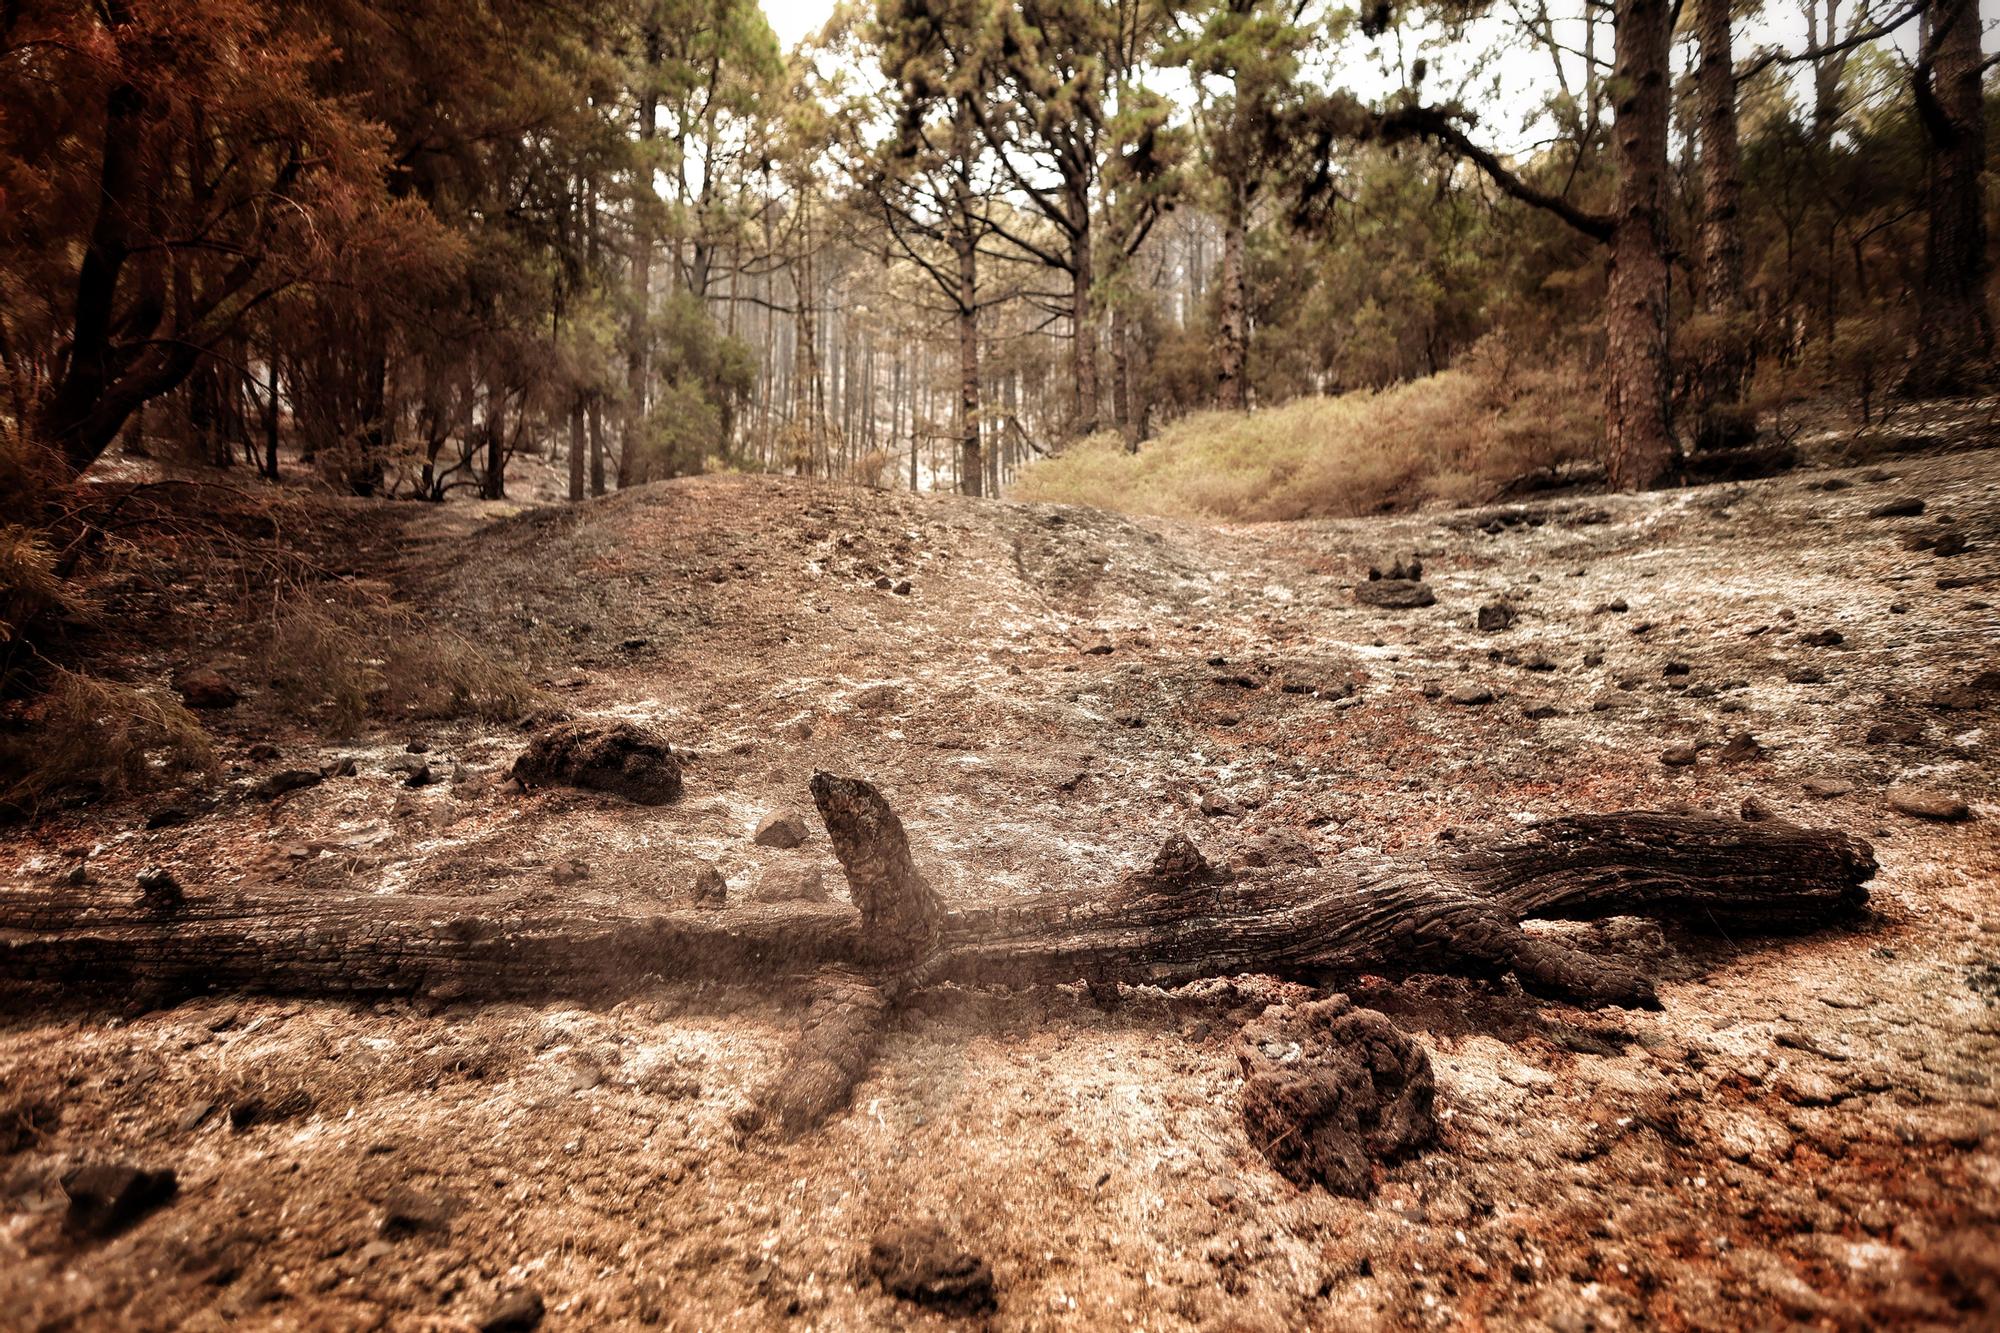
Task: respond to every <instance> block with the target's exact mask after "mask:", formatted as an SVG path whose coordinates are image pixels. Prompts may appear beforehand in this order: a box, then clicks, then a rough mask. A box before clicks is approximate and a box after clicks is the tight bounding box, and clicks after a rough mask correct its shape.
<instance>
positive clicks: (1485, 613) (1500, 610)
mask: <svg viewBox="0 0 2000 1333" xmlns="http://www.w3.org/2000/svg"><path fill="white" fill-rule="evenodd" d="M1478 624H1479V628H1480V629H1482V630H1485V631H1486V632H1488V633H1493V632H1496V631H1499V630H1504V629H1512V628H1513V627H1514V608H1513V607H1511V606H1509V605H1508V604H1507V603H1505V602H1488V603H1487V604H1486V605H1485V606H1482V607H1480V608H1479V621H1478Z"/></svg>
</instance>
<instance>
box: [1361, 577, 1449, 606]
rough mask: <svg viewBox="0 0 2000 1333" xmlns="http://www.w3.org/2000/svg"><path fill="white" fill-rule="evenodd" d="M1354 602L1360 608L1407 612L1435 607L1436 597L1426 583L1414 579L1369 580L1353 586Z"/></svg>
mask: <svg viewBox="0 0 2000 1333" xmlns="http://www.w3.org/2000/svg"><path fill="white" fill-rule="evenodd" d="M1354 600H1355V601H1356V602H1358V603H1360V604H1361V605H1362V606H1373V607H1377V608H1379V609H1382V610H1387V611H1409V610H1415V609H1416V608H1418V607H1423V606H1435V605H1436V604H1437V595H1436V594H1435V593H1433V592H1432V591H1431V588H1430V585H1429V584H1428V583H1420V582H1418V581H1417V580H1415V579H1370V580H1368V582H1366V583H1357V584H1355V585H1354Z"/></svg>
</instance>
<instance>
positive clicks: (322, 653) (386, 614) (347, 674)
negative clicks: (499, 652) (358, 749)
mask: <svg viewBox="0 0 2000 1333" xmlns="http://www.w3.org/2000/svg"><path fill="white" fill-rule="evenodd" d="M267 643H268V647H267V649H266V653H265V662H264V665H265V674H266V675H267V677H268V678H269V680H270V683H271V690H272V693H273V695H274V697H275V698H276V700H277V702H278V704H279V706H280V707H281V708H283V709H284V710H285V711H286V712H287V713H288V714H290V715H291V716H293V717H295V718H297V719H298V720H300V721H302V722H309V723H311V724H312V725H314V726H316V727H318V728H320V729H321V730H322V731H324V732H325V733H326V734H328V735H330V736H352V735H354V734H355V733H356V732H358V731H360V730H361V728H362V726H363V725H364V724H366V723H367V722H369V721H371V720H372V721H381V722H387V721H390V720H392V719H396V718H403V719H413V720H421V721H442V720H447V719H450V718H456V717H482V718H488V719H492V720H502V721H511V720H513V719H514V718H517V717H520V716H522V715H523V714H526V713H529V712H532V711H534V709H535V708H536V707H537V706H539V704H540V703H541V695H540V693H539V692H538V691H537V690H536V689H535V687H534V685H533V684H532V683H531V682H530V681H529V680H528V678H527V677H526V676H525V675H523V674H522V673H521V671H520V669H519V668H518V667H516V666H515V665H514V664H512V663H511V662H507V661H505V660H503V659H501V658H500V657H498V656H496V655H495V654H493V653H491V652H489V651H487V650H486V649H484V648H482V647H480V646H479V645H477V644H475V643H473V642H472V641H471V640H469V639H466V638H463V637H461V636H460V635H457V634H453V633H451V632H449V631H445V630H431V629H423V628H419V627H415V626H413V625H412V624H410V623H409V620H408V617H406V616H403V615H399V614H396V613H394V612H390V611H369V610H356V609H353V608H342V607H326V606H295V607H293V608H291V609H289V610H288V611H286V612H285V613H284V614H282V615H280V616H279V617H278V619H277V622H276V624H275V625H274V626H273V628H272V632H271V635H270V637H269V639H268V640H267Z"/></svg>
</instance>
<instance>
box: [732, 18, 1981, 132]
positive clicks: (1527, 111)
mask: <svg viewBox="0 0 2000 1333" xmlns="http://www.w3.org/2000/svg"><path fill="white" fill-rule="evenodd" d="M1513 3H1514V5H1515V6H1516V7H1521V6H1522V5H1523V0H1513ZM1803 3H1811V4H1814V5H1815V7H1831V8H1834V9H1835V11H1836V13H1837V14H1838V16H1839V18H1838V22H1839V26H1840V28H1841V30H1842V31H1843V32H1845V31H1847V30H1848V25H1849V23H1850V22H1851V21H1852V19H1851V17H1850V16H1851V15H1853V14H1855V13H1856V12H1857V10H1859V9H1861V8H1862V6H1864V5H1868V4H1869V0H1834V3H1833V4H1832V5H1830V6H1829V5H1828V4H1827V0H1767V3H1766V4H1764V5H1763V6H1762V8H1761V9H1760V10H1759V11H1758V12H1757V13H1756V14H1755V15H1754V16H1753V17H1751V18H1748V19H1745V20H1742V21H1740V22H1739V24H1738V29H1737V34H1736V43H1735V45H1736V55H1737V59H1738V60H1742V59H1744V58H1746V57H1747V56H1749V55H1750V54H1751V53H1752V52H1753V51H1755V50H1757V49H1758V48H1760V47H1764V46H1777V47H1781V48H1783V49H1786V50H1791V51H1797V50H1800V49H1804V48H1806V47H1808V46H1809V45H1810V42H1809V40H1808V38H1807V32H1806V23H1805V18H1804V15H1803V13H1802V12H1801V4H1803ZM763 6H764V13H765V16H766V17H767V18H768V19H769V20H770V23H771V27H772V29H773V30H774V31H775V32H776V33H777V35H778V40H779V41H780V42H781V43H782V44H783V45H784V46H785V47H786V48H787V49H790V48H791V47H792V46H794V45H795V44H797V43H798V42H800V41H801V40H803V39H804V38H806V37H809V36H811V35H812V34H813V33H815V32H817V31H818V30H819V28H820V27H821V25H823V24H824V23H825V22H826V20H827V18H828V16H829V15H831V14H832V13H833V7H834V0H763ZM1528 7H1530V8H1535V7H1538V6H1528ZM1871 7H1872V8H1873V10H1874V11H1875V12H1878V13H1887V12H1890V11H1892V10H1896V9H1901V8H1902V6H1901V5H1900V4H1893V5H1892V4H1890V3H1888V0H1875V2H1874V3H1873V4H1872V6H1871ZM1494 8H1495V12H1496V13H1506V12H1508V10H1509V0H1500V3H1498V4H1496V5H1495V7H1494ZM1553 8H1557V9H1558V10H1562V9H1569V8H1571V6H1567V5H1562V6H1554V7H1553ZM1980 8H1981V11H1982V14H1983V13H1985V12H1986V10H1987V4H1986V3H1984V2H1983V3H1982V4H1981V6H1980ZM1822 12H1824V9H1823V8H1822ZM1488 22H1492V23H1495V24H1497V22H1498V20H1489V21H1488ZM1568 26H1571V25H1566V24H1564V23H1562V21H1561V20H1558V30H1559V33H1560V35H1562V37H1563V39H1564V40H1565V41H1569V42H1580V40H1581V39H1580V37H1577V36H1573V35H1571V34H1570V33H1567V32H1562V29H1563V28H1565V27H1568ZM1577 31H1578V32H1580V31H1581V28H1580V25H1578V26H1577ZM1915 34H1916V25H1915V24H1906V25H1904V27H1903V29H1902V30H1901V31H1900V32H1899V33H1897V34H1896V40H1895V45H1896V46H1898V47H1899V48H1901V49H1902V51H1903V53H1904V55H1905V57H1906V58H1908V57H1909V56H1911V55H1913V54H1914V53H1913V51H1912V49H1911V48H1912V47H1913V45H1914V38H1915ZM1482 35H1483V34H1482V33H1481V32H1480V31H1479V29H1478V27H1477V26H1475V28H1474V30H1473V31H1472V32H1470V33H1468V34H1467V36H1468V38H1469V39H1470V40H1468V41H1465V42H1461V43H1459V44H1457V46H1456V47H1455V48H1453V49H1451V50H1449V51H1446V52H1438V51H1435V50H1433V51H1431V52H1430V53H1429V54H1430V56H1431V63H1432V68H1433V71H1434V73H1433V77H1432V79H1431V81H1430V82H1428V83H1427V84H1426V85H1425V88H1426V92H1427V93H1428V94H1430V95H1431V96H1432V99H1433V100H1442V99H1443V98H1447V97H1452V96H1461V97H1463V99H1464V100H1465V101H1466V102H1467V103H1468V104H1470V105H1472V106H1476V107H1479V108H1481V109H1482V115H1481V120H1482V122H1483V125H1484V133H1483V135H1482V137H1483V138H1484V139H1485V140H1486V142H1487V143H1489V144H1490V145H1491V146H1493V147H1495V148H1497V149H1499V150H1501V151H1503V152H1519V151H1522V150H1524V149H1527V148H1530V147H1532V146H1534V143H1535V141H1536V140H1537V139H1538V138H1539V137H1540V134H1541V133H1543V132H1545V128H1546V127H1545V125H1544V126H1537V125H1536V124H1535V122H1536V121H1538V120H1539V119H1540V117H1539V114H1538V113H1539V109H1540V107H1541V104H1542V99H1543V98H1544V97H1546V96H1547V95H1548V93H1549V92H1550V90H1551V89H1552V87H1553V84H1554V80H1553V78H1552V72H1551V67H1550V63H1549V57H1548V55H1547V53H1546V52H1541V51H1531V50H1527V49H1524V48H1523V47H1521V46H1519V45H1516V44H1513V43H1503V42H1500V41H1499V40H1498V38H1499V36H1500V29H1499V28H1498V27H1497V26H1496V27H1494V28H1493V29H1492V30H1491V34H1490V36H1491V37H1492V38H1493V39H1494V40H1493V46H1494V48H1496V49H1495V50H1494V51H1493V54H1492V58H1491V59H1490V60H1489V61H1488V62H1486V63H1485V64H1484V65H1483V66H1482V67H1481V68H1480V69H1479V72H1478V75H1477V77H1476V79H1474V81H1473V82H1472V83H1465V84H1461V83H1460V82H1459V80H1461V79H1464V78H1466V77H1468V76H1470V75H1471V73H1472V66H1473V62H1474V61H1475V60H1476V59H1477V56H1478V54H1479V47H1480V45H1481V42H1480V38H1481V36H1482ZM1400 39H1401V35H1392V36H1390V37H1388V38H1385V39H1384V43H1383V46H1382V47H1380V48H1378V49H1377V52H1376V53H1375V54H1374V56H1372V57H1367V56H1362V55H1361V54H1360V53H1359V52H1358V51H1356V49H1355V48H1354V47H1353V46H1348V47H1345V48H1344V49H1343V50H1342V51H1340V52H1339V53H1333V52H1325V53H1322V54H1323V55H1327V56H1331V57H1332V58H1333V60H1334V61H1335V62H1337V70H1334V69H1327V68H1321V69H1320V70H1318V71H1316V73H1317V75H1318V77H1319V78H1320V79H1321V80H1323V81H1324V82H1326V83H1328V84H1335V83H1338V84H1341V85H1344V86H1346V87H1348V88H1350V89H1352V90H1353V91H1354V92H1356V93H1358V94H1360V95H1361V96H1364V97H1377V96H1381V95H1383V94H1386V93H1388V92H1391V91H1393V90H1394V89H1395V88H1397V87H1399V86H1401V83H1402V78H1401V75H1400V73H1397V72H1392V71H1391V70H1390V69H1388V68H1383V63H1384V61H1385V60H1386V62H1387V63H1388V64H1390V65H1394V66H1397V67H1399V68H1406V67H1407V63H1408V60H1409V58H1410V57H1411V56H1413V55H1415V54H1416V53H1417V48H1416V46H1410V47H1407V48H1405V49H1403V50H1402V51H1401V52H1400V54H1399V52H1398V51H1396V50H1395V49H1392V47H1393V44H1395V43H1397V42H1398V41H1399V40H1400ZM1599 42H1600V43H1601V54H1602V55H1603V57H1604V58H1605V59H1607V60H1608V59H1609V56H1610V46H1611V34H1610V32H1609V31H1608V28H1607V29H1603V30H1600V34H1599ZM1992 45H1993V42H1992V34H1991V32H1990V31H1989V33H1988V39H1987V46H1988V47H1989V48H1991V46H1992ZM1676 58H1677V59H1681V58H1684V57H1683V55H1682V52H1681V51H1679V50H1677V52H1676ZM1461 62H1463V63H1461ZM1571 64H1572V69H1571V71H1570V72H1571V76H1572V78H1573V79H1574V78H1576V77H1577V76H1579V75H1580V74H1581V72H1582V71H1581V62H1580V61H1572V62H1571ZM1453 66H1458V67H1457V68H1453ZM1804 69H1805V67H1803V66H1801V67H1797V68H1796V72H1795V74H1794V79H1795V82H1794V88H1795V89H1797V90H1798V92H1799V94H1802V95H1803V94H1804V90H1805V88H1806V87H1808V86H1809V84H1808V83H1807V81H1806V80H1805V79H1804V78H1802V77H1801V76H1802V75H1803V73H1804ZM1159 91H1164V92H1170V90H1168V89H1164V88H1163V89H1160V90H1159ZM1170 95H1171V93H1170Z"/></svg>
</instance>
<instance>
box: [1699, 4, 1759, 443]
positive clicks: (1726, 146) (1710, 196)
mask: <svg viewBox="0 0 2000 1333" xmlns="http://www.w3.org/2000/svg"><path fill="white" fill-rule="evenodd" d="M1695 28H1696V37H1697V40H1698V41H1699V44H1700V48H1701V56H1700V62H1701V63H1700V65H1699V67H1698V68H1697V69H1696V71H1695V98H1696V102H1697V104H1698V108H1699V112H1698V114H1699V122H1700V130H1699V137H1700V141H1701V190H1702V212H1701V280H1700V286H1701V290H1700V296H1701V308H1702V311H1703V313H1704V314H1706V315H1708V316H1709V317H1710V325H1711V328H1710V331H1709V335H1708V336H1709V346H1708V350H1707V351H1706V352H1705V353H1704V355H1703V362H1704V364H1703V365H1702V366H1701V367H1700V369H1699V375H1700V385H1699V392H1700V395H1701V401H1700V403H1699V404H1698V405H1697V409H1696V413H1697V415H1696V420H1695V425H1694V444H1695V448H1697V449H1716V448H1728V447H1730V446H1733V445H1738V444H1743V443H1746V442H1747V441H1748V440H1749V439H1750V438H1751V437H1752V436H1754V435H1755V433H1756V432H1755V423H1754V422H1753V421H1750V420H1749V419H1747V417H1746V414H1745V413H1744V411H1743V410H1742V401H1743V382H1744V379H1745V376H1746V375H1747V373H1748V371H1749V357H1748V355H1747V352H1748V348H1747V345H1746V337H1745V335H1746V332H1747V330H1745V329H1744V327H1743V325H1744V323H1745V316H1746V314H1747V312H1748V301H1747V298H1746V295H1745V293H1744V290H1743V226H1742V220H1741V213H1742V203H1743V168H1742V153H1741V148H1740V144H1739V142H1738V136H1737V127H1736V68H1735V62H1734V56H1733V53H1732V51H1731V41H1730V0H1696V8H1695Z"/></svg>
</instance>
